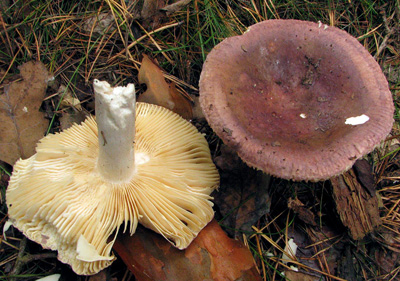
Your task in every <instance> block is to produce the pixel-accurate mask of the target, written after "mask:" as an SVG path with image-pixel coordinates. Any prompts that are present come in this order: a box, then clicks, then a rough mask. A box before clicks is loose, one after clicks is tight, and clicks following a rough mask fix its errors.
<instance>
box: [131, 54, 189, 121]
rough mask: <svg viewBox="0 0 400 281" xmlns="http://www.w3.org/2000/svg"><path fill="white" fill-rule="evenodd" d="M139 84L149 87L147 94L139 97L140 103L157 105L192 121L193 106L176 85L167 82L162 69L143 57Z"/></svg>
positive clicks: (146, 57)
mask: <svg viewBox="0 0 400 281" xmlns="http://www.w3.org/2000/svg"><path fill="white" fill-rule="evenodd" d="M139 83H142V84H143V83H144V84H146V86H147V90H146V92H144V93H143V94H142V95H140V96H139V97H138V101H140V102H147V103H151V104H157V105H160V106H163V107H166V108H168V109H170V110H172V111H174V112H176V113H178V114H179V115H181V116H182V117H183V118H185V119H188V120H189V119H192V117H193V113H192V105H191V104H190V101H189V100H187V99H186V98H185V97H184V96H182V95H181V94H180V93H179V92H178V90H177V88H176V86H175V84H174V83H170V84H168V83H167V82H166V81H165V78H164V75H163V73H162V71H161V69H160V68H159V67H158V66H157V65H156V64H155V63H153V62H152V61H151V59H150V58H149V57H148V56H146V55H143V60H142V65H141V67H140V69H139Z"/></svg>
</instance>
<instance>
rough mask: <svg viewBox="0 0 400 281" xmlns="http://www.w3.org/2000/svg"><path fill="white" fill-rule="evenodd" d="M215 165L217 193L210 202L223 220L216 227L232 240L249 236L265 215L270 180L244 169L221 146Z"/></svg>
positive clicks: (256, 172)
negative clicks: (218, 177)
mask: <svg viewBox="0 0 400 281" xmlns="http://www.w3.org/2000/svg"><path fill="white" fill-rule="evenodd" d="M215 162H216V164H217V166H218V168H220V176H221V183H220V187H219V189H218V192H215V193H213V196H214V202H215V204H216V205H217V206H218V208H219V211H220V213H221V214H222V216H223V217H224V220H223V221H222V222H221V221H220V223H221V224H222V225H223V226H225V227H226V229H227V231H228V233H229V234H231V235H232V236H234V237H237V236H239V235H241V233H242V232H245V233H246V232H251V231H252V228H251V227H252V225H254V224H255V223H257V221H258V220H259V219H260V218H261V217H262V216H263V215H265V214H267V213H269V208H270V204H271V201H270V197H269V193H268V188H269V183H270V177H269V176H268V175H266V174H264V173H262V172H261V171H256V170H254V169H252V168H250V167H248V166H247V165H246V164H244V163H243V161H242V160H240V159H239V157H238V156H237V154H236V153H235V152H234V151H233V150H231V149H230V148H228V147H227V146H225V145H223V146H222V147H221V155H220V156H218V157H216V158H215Z"/></svg>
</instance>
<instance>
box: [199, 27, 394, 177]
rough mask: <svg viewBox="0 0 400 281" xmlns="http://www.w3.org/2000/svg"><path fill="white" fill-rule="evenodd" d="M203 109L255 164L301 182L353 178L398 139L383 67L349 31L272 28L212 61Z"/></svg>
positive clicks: (203, 84)
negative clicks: (362, 163) (366, 159)
mask: <svg viewBox="0 0 400 281" xmlns="http://www.w3.org/2000/svg"><path fill="white" fill-rule="evenodd" d="M200 104H201V106H202V109H203V111H204V114H205V116H206V119H207V121H208V122H209V124H210V126H211V127H212V129H213V130H214V131H215V132H216V134H217V135H218V136H219V137H220V138H221V139H222V140H223V142H224V143H225V144H227V145H228V146H230V147H232V148H234V149H235V150H236V151H237V153H238V155H239V156H240V157H241V158H242V159H243V160H244V161H245V162H246V163H247V164H248V165H250V166H252V167H255V168H257V169H260V170H263V171H264V172H266V173H269V174H271V175H274V176H277V177H281V178H285V179H291V180H309V181H318V180H325V179H328V178H330V177H332V176H335V175H338V174H341V173H343V172H344V171H346V170H348V169H349V168H351V167H352V165H353V164H354V162H355V161H356V160H357V159H358V158H360V157H362V156H363V155H365V154H367V153H369V152H371V151H372V150H373V149H374V148H375V147H376V146H377V145H378V144H379V143H380V142H381V141H382V140H383V139H384V138H385V137H386V136H387V135H388V134H389V133H390V131H391V128H392V125H393V111H394V105H393V100H392V95H391V92H390V90H389V87H388V83H387V81H386V78H385V76H384V75H383V73H382V71H381V69H380V67H379V65H378V63H377V62H376V61H375V60H374V58H373V57H372V56H371V55H370V54H369V52H368V51H367V50H366V49H365V48H364V47H363V46H362V45H361V44H360V43H359V42H358V41H357V39H356V38H354V37H352V36H351V35H349V34H348V33H346V32H345V31H342V30H340V29H338V28H336V27H330V26H329V27H328V26H327V25H323V24H321V23H313V22H306V21H298V20H268V21H264V22H260V23H258V24H255V25H253V26H251V27H250V28H249V29H248V30H247V31H246V32H245V33H244V34H243V35H240V36H234V37H230V38H227V39H225V40H224V41H222V42H221V43H220V44H218V45H217V46H215V48H214V49H213V50H212V51H211V52H210V53H209V54H208V56H207V59H206V61H205V63H204V66H203V70H202V73H201V77H200Z"/></svg>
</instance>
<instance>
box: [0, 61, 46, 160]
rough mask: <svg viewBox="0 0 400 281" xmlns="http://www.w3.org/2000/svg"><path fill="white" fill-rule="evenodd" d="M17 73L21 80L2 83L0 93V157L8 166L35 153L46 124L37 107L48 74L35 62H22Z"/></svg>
mask: <svg viewBox="0 0 400 281" xmlns="http://www.w3.org/2000/svg"><path fill="white" fill-rule="evenodd" d="M20 72H21V76H22V81H16V82H12V83H10V84H8V85H5V86H4V93H1V94H0V159H1V160H2V161H4V162H7V163H9V164H10V165H14V163H15V162H16V161H17V160H18V159H19V158H28V157H30V156H31V155H33V154H34V152H35V147H36V143H37V142H38V140H39V139H41V138H42V137H43V136H44V133H45V132H46V129H47V126H48V123H49V122H48V120H46V119H44V114H43V113H42V112H40V111H39V108H40V105H41V103H42V101H43V98H44V96H45V94H46V88H47V83H48V81H49V79H51V78H52V77H51V75H50V74H49V72H48V71H47V69H46V67H45V66H44V64H43V63H41V62H34V61H30V62H27V63H25V64H23V65H22V66H21V67H20Z"/></svg>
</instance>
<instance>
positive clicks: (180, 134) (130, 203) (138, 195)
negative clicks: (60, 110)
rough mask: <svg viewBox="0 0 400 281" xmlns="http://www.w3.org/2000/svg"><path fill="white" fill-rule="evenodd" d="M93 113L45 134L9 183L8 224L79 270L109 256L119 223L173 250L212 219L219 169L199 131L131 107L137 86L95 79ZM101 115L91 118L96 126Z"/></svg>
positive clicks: (86, 271) (151, 109) (96, 267)
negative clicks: (152, 234) (145, 231)
mask: <svg viewBox="0 0 400 281" xmlns="http://www.w3.org/2000/svg"><path fill="white" fill-rule="evenodd" d="M94 90H95V96H96V119H94V118H93V117H89V118H88V119H87V120H86V121H85V122H84V123H82V124H81V125H74V126H72V127H71V128H69V129H67V130H65V131H63V132H61V133H58V134H53V135H48V136H46V137H45V138H43V139H42V140H41V141H40V143H39V144H38V145H37V148H36V154H35V155H33V156H32V157H30V158H28V159H25V160H19V161H18V162H17V163H16V164H15V166H14V171H13V174H12V176H11V179H10V183H9V187H8V189H7V194H6V196H7V205H8V208H9V211H8V214H9V218H10V220H11V222H12V224H13V225H14V226H15V227H16V228H18V229H19V230H21V231H22V232H23V233H24V234H25V235H26V236H27V237H28V238H29V239H31V240H33V241H35V242H37V243H39V244H41V245H42V246H43V247H44V248H49V249H52V250H57V251H58V258H59V260H60V261H62V262H64V263H68V264H70V265H71V267H72V269H73V270H74V271H75V272H76V273H77V274H82V275H90V274H94V273H96V272H98V271H100V270H101V269H103V268H105V267H107V266H108V265H110V264H111V263H112V261H113V260H114V259H115V257H114V255H113V254H112V253H111V248H112V246H113V244H114V241H115V238H116V236H117V234H118V231H119V228H120V227H121V225H123V226H122V227H123V230H124V231H126V230H128V229H129V232H130V234H131V235H132V234H133V233H134V232H135V230H136V227H137V224H138V223H141V224H142V225H144V226H145V227H147V228H150V229H152V230H154V231H156V232H158V233H160V234H161V235H162V236H164V237H165V238H166V239H167V240H168V241H169V242H170V243H172V244H173V245H174V246H175V247H177V248H179V249H184V248H186V247H187V246H188V245H189V244H190V242H191V241H192V240H193V239H194V238H195V237H196V235H197V234H198V233H199V231H200V230H201V229H202V228H203V227H204V226H205V225H206V224H207V223H208V222H209V221H210V220H211V219H212V218H213V214H214V212H213V209H212V206H213V203H212V202H211V201H210V199H212V198H211V197H210V193H211V192H212V191H213V190H214V189H215V188H216V187H217V186H218V184H219V175H218V171H217V170H216V168H215V166H214V164H213V162H212V160H211V157H210V151H209V148H208V144H207V142H206V140H205V139H204V137H203V136H202V135H201V134H200V133H199V132H198V131H197V130H196V128H195V127H194V126H193V125H191V124H190V123H189V122H187V121H185V120H184V119H183V118H181V117H180V116H179V115H177V114H175V113H172V112H171V111H169V110H167V109H165V108H163V107H160V106H156V105H150V104H145V103H136V107H135V88H134V85H133V84H129V85H128V86H126V87H115V88H113V87H111V86H110V85H109V84H108V83H107V82H104V81H103V82H101V81H98V80H94ZM96 121H97V122H96Z"/></svg>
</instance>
